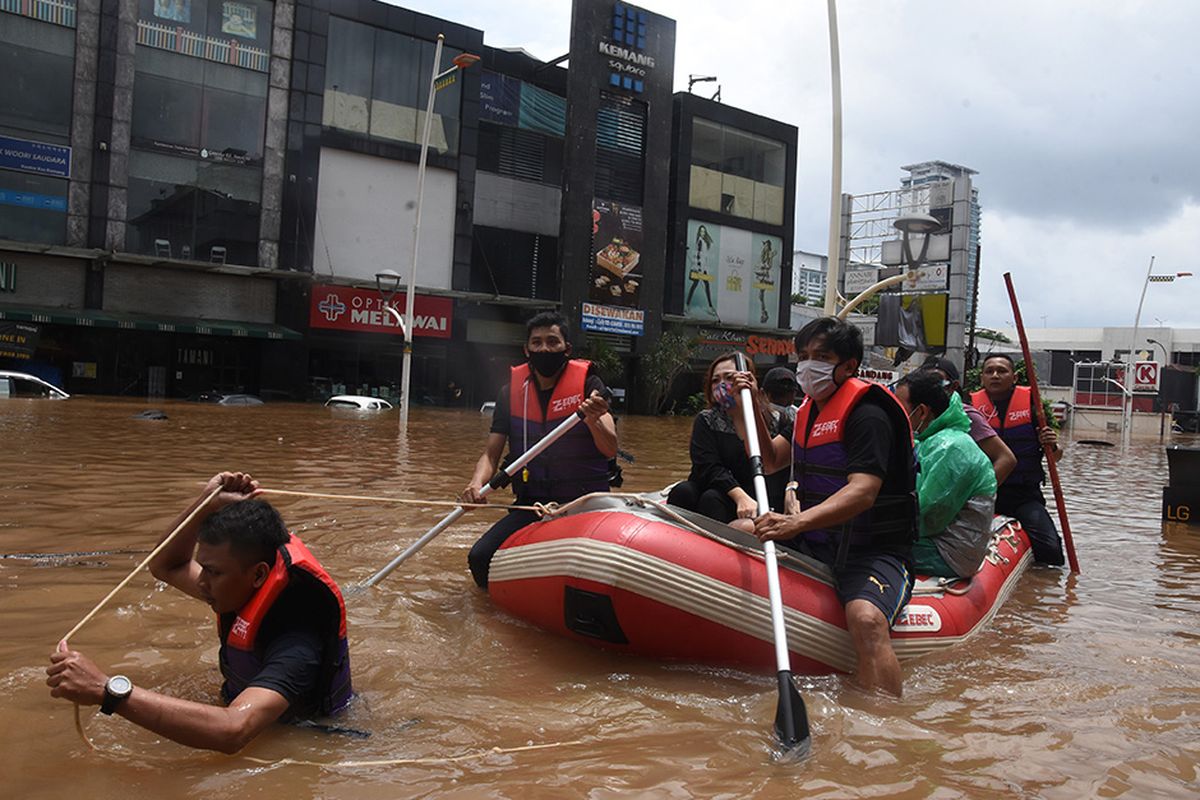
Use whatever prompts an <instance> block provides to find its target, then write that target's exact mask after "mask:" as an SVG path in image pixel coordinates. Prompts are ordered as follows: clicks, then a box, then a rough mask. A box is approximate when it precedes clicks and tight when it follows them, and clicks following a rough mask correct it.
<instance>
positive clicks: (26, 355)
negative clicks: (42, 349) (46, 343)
mask: <svg viewBox="0 0 1200 800" xmlns="http://www.w3.org/2000/svg"><path fill="white" fill-rule="evenodd" d="M40 334H41V329H40V328H39V327H38V326H37V325H30V324H29V323H27V322H0V358H17V359H21V360H28V359H31V358H33V353H34V351H35V350H37V344H38V337H39V335H40Z"/></svg>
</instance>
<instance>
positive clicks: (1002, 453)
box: [921, 356, 1017, 485]
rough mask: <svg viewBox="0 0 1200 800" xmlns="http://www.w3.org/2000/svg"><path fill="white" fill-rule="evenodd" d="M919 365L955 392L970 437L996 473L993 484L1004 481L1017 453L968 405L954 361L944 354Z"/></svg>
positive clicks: (980, 414)
mask: <svg viewBox="0 0 1200 800" xmlns="http://www.w3.org/2000/svg"><path fill="white" fill-rule="evenodd" d="M921 369H922V370H932V371H934V372H936V373H938V374H939V375H941V376H942V380H943V381H945V386H946V393H947V394H949V393H951V392H957V393H958V396H959V397H960V398H961V399H962V401H963V411H965V412H966V413H967V419H968V420H970V421H971V430H970V434H971V438H972V439H974V440H975V444H977V445H979V449H980V450H982V451H983V454H984V455H986V456H987V457H988V460H989V461H991V462H992V471H993V472H995V473H996V484H997V485H999V484H1002V483H1004V479H1005V478H1007V477H1008V476H1009V474H1010V473H1012V471H1013V468H1014V467H1016V466H1017V457H1016V456H1014V455H1013V451H1012V450H1010V449H1009V447H1008V445H1007V444H1005V443H1004V440H1003V439H1001V438H1000V435H999V434H998V433H996V429H995V428H993V427H992V426H991V425H989V424H988V421H987V418H986V417H985V416H984V415H983V412H982V411H980V410H979V409H977V408H976V407H975V406H973V405H971V396H970V395H968V394H967V393H966V392H964V391H963V390H962V384H961V382H960V381H959V378H958V367H956V366H954V362H953V361H951V360H950V359H948V358H942V357H940V356H930V357H929V358H927V359H925V363H924V364H922V365H921Z"/></svg>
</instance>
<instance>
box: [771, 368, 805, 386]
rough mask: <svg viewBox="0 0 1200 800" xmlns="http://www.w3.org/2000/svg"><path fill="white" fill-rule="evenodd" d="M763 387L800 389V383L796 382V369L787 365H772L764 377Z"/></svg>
mask: <svg viewBox="0 0 1200 800" xmlns="http://www.w3.org/2000/svg"><path fill="white" fill-rule="evenodd" d="M762 387H763V388H764V389H766V390H768V391H770V390H771V389H798V388H800V384H799V383H797V382H796V371H795V370H791V369H788V368H787V367H772V368H771V369H770V370H768V371H767V375H766V377H765V378H763V382H762Z"/></svg>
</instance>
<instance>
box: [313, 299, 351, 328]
mask: <svg viewBox="0 0 1200 800" xmlns="http://www.w3.org/2000/svg"><path fill="white" fill-rule="evenodd" d="M317 308H318V309H320V311H321V313H322V314H324V315H325V319H327V320H329V321H330V322H337V321H338V318H339V317H340V316H342V314H345V313H346V304H345V303H343V302H342V300H341V298H339V297H338V296H337V295H336V294H328V295H325V299H324V300H322V301H321V302H320V303H319V304H317Z"/></svg>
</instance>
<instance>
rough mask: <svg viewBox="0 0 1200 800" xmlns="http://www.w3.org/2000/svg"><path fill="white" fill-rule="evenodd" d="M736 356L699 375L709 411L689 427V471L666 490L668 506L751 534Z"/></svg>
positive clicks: (753, 512)
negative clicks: (734, 388) (668, 491)
mask: <svg viewBox="0 0 1200 800" xmlns="http://www.w3.org/2000/svg"><path fill="white" fill-rule="evenodd" d="M735 355H736V353H732V352H730V353H722V354H721V355H719V356H717V357H716V359H714V360H713V362H712V363H711V364H709V365H708V370H707V371H706V372H705V374H704V399H705V401H706V402H707V404H708V408H706V409H704V410H703V411H701V412H700V413H699V415H697V416H696V421H695V423H694V424H693V425H692V441H691V444H690V445H689V450H690V452H691V456H692V471H691V474H690V475H688V479H687V480H686V481H681V482H680V483H677V484H676V485H675V486H674V487H673V488H672V489H671V492H670V494H669V495H668V496H667V502H668V503H670V504H671V505H673V506H679V507H680V508H686V509H688V510H690V511H697V512H699V513H701V514H703V515H704V516H706V517H711V518H712V519H715V520H717V521H718V522H725V523H728V524H730V525H731V526H733V527H735V528H738V529H739V530H744V531H746V532H747V533H751V532H753V530H754V522H753V520H754V518H755V517H756V516H758V504H757V503H756V502H755V500H754V476H753V474H752V472H751V470H750V459H749V458H748V457H747V456H746V446H745V444H743V442H744V441H745V425H744V423H743V421H742V415H741V412H740V411H739V407H738V398H737V396H736V395H735V394H734V391H733V376H734V375H735V374H736V373H737V368H736V366H735V365H734V357H735Z"/></svg>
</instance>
